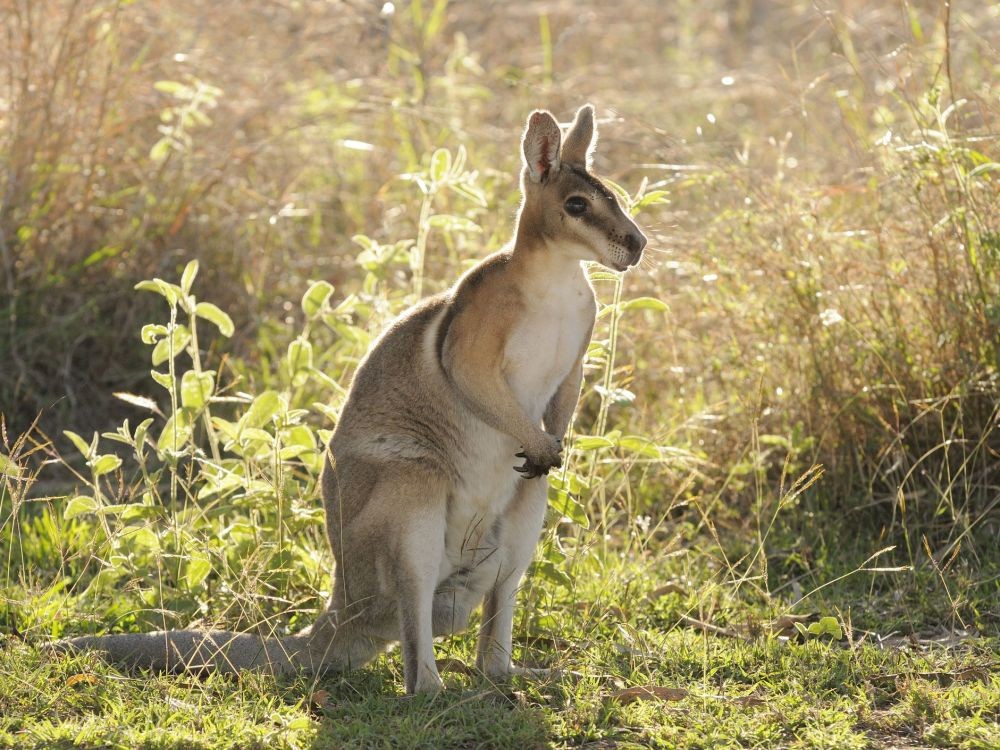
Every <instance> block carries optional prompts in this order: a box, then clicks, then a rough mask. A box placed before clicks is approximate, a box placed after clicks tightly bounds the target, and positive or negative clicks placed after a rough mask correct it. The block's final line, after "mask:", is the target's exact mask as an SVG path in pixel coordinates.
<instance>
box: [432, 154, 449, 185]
mask: <svg viewBox="0 0 1000 750" xmlns="http://www.w3.org/2000/svg"><path fill="white" fill-rule="evenodd" d="M450 169H451V152H450V151H449V150H448V149H446V148H439V149H438V150H437V151H435V152H434V153H433V154H432V155H431V170H430V175H431V179H432V180H434V182H444V181H445V179H446V178H447V177H448V172H449V170H450Z"/></svg>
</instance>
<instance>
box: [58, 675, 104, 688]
mask: <svg viewBox="0 0 1000 750" xmlns="http://www.w3.org/2000/svg"><path fill="white" fill-rule="evenodd" d="M81 682H86V683H87V684H88V685H96V684H97V683H98V682H100V680H98V679H97V676H96V675H92V674H75V675H72V676H70V677H67V678H66V687H73V686H74V685H79V684H80V683H81Z"/></svg>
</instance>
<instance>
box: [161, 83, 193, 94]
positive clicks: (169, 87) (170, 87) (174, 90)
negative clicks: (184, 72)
mask: <svg viewBox="0 0 1000 750" xmlns="http://www.w3.org/2000/svg"><path fill="white" fill-rule="evenodd" d="M153 88H154V89H156V90H157V91H162V92H163V93H164V94H169V95H170V96H176V97H185V96H187V95H189V94H190V92H191V88H190V87H189V86H187V85H186V84H183V83H181V82H180V81H156V83H154V84H153Z"/></svg>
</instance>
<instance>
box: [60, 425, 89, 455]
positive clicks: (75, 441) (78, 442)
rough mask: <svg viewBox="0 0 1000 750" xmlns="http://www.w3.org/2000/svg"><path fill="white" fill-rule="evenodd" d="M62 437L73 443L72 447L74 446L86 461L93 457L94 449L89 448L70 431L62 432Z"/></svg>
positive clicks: (80, 438) (85, 442) (84, 441)
mask: <svg viewBox="0 0 1000 750" xmlns="http://www.w3.org/2000/svg"><path fill="white" fill-rule="evenodd" d="M63 435H65V436H66V437H68V438H69V439H70V440H72V441H73V445H75V446H76V449H77V450H78V451H80V453H82V454H83V457H84V458H86V459H87V460H90V457H91V456H92V455H94V449H93V448H91V447H90V445H89V444H88V443H87V441H86V440H84V439H83V438H82V437H80V436H79V435H77V434H76V433H75V432H73V431H72V430H63Z"/></svg>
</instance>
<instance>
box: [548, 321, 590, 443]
mask: <svg viewBox="0 0 1000 750" xmlns="http://www.w3.org/2000/svg"><path fill="white" fill-rule="evenodd" d="M588 339H589V337H588ZM582 383H583V361H582V360H581V361H580V362H579V364H577V365H576V367H574V368H573V371H572V372H571V373H570V374H569V375H567V376H566V379H565V380H563V382H562V383H561V384H560V386H559V390H557V391H556V395H554V396H553V397H552V400H551V401H549V405H548V406H547V407H546V409H545V415H544V416H543V417H542V423H543V424H544V425H545V431H546V432H548V433H549V434H550V435H554V436H555V437H557V438H559V439H560V440H562V439H563V438H564V437H565V436H566V430H567V429H568V428H569V423H570V420H571V419H572V418H573V412H574V411H575V410H576V403H577V401H579V399H580V386H581V385H582Z"/></svg>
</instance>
